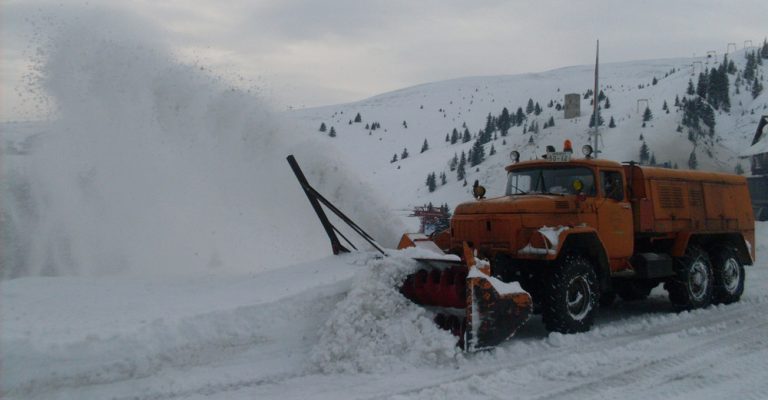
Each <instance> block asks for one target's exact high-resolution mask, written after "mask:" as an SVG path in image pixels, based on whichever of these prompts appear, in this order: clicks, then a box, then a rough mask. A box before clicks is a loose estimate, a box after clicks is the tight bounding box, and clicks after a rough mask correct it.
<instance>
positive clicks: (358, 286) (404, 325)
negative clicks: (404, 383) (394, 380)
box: [310, 253, 460, 373]
mask: <svg viewBox="0 0 768 400" xmlns="http://www.w3.org/2000/svg"><path fill="white" fill-rule="evenodd" d="M416 269H417V264H416V261H414V260H412V259H410V258H407V257H404V256H403V254H402V253H396V254H394V255H393V256H391V257H387V258H379V259H371V260H369V261H368V262H366V265H365V268H363V269H362V270H361V271H360V272H359V273H358V274H357V275H356V277H355V279H354V283H353V285H352V289H351V290H350V292H349V293H348V294H347V296H346V298H345V299H344V300H342V301H341V302H339V303H338V304H337V306H336V309H335V310H334V311H333V312H332V314H331V317H330V318H329V319H328V321H327V322H326V323H325V325H324V326H323V328H322V329H321V332H320V340H319V342H318V343H317V345H316V346H315V347H314V348H313V350H312V354H311V356H310V362H311V364H312V367H314V368H316V369H317V370H319V371H320V372H323V373H334V372H342V373H344V372H381V371H392V370H395V369H398V368H407V367H409V366H418V365H444V364H445V363H454V362H455V361H456V360H457V359H458V358H459V357H460V351H459V350H458V349H457V348H456V338H455V337H454V336H453V335H451V334H450V333H449V332H447V331H444V330H441V329H440V328H438V327H437V325H435V324H434V322H433V321H432V318H433V316H432V315H431V313H430V312H429V311H427V310H426V309H424V308H422V307H420V306H418V305H416V304H414V303H412V302H411V301H410V300H408V299H406V298H405V297H403V295H402V294H400V292H399V291H398V289H397V288H398V287H399V286H400V284H401V283H402V281H403V280H404V279H405V277H406V275H408V274H410V273H413V272H414V271H415V270H416Z"/></svg>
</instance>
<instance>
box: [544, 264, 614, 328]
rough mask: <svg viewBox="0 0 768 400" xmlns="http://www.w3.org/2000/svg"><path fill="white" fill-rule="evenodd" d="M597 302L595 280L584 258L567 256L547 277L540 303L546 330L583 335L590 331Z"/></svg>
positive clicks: (597, 292) (598, 294) (590, 266)
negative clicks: (580, 333) (581, 333)
mask: <svg viewBox="0 0 768 400" xmlns="http://www.w3.org/2000/svg"><path fill="white" fill-rule="evenodd" d="M599 301H600V292H599V289H598V284H597V276H596V275H595V270H594V268H593V267H592V264H590V263H589V261H587V259H585V258H584V257H581V256H578V255H567V256H565V258H564V259H563V261H562V262H561V263H560V265H558V266H556V267H554V269H553V270H552V272H551V273H550V274H549V276H548V281H547V282H546V285H545V289H544V300H543V302H542V319H543V320H544V326H545V327H546V328H547V330H549V331H552V332H560V333H577V332H586V331H588V330H589V328H591V327H592V323H593V322H594V319H595V313H596V312H597V307H598V304H599Z"/></svg>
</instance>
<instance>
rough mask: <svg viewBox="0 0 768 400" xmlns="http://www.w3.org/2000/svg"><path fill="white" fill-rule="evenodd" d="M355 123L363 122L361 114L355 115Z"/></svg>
mask: <svg viewBox="0 0 768 400" xmlns="http://www.w3.org/2000/svg"><path fill="white" fill-rule="evenodd" d="M355 122H363V118H362V117H361V116H360V113H357V115H355Z"/></svg>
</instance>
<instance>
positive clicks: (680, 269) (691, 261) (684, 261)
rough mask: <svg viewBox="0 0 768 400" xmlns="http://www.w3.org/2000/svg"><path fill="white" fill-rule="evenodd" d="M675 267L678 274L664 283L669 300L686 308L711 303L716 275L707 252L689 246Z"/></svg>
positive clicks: (704, 305)
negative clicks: (713, 272)
mask: <svg viewBox="0 0 768 400" xmlns="http://www.w3.org/2000/svg"><path fill="white" fill-rule="evenodd" d="M675 268H676V270H677V276H675V277H674V278H673V279H671V280H669V281H667V282H666V283H665V284H664V288H665V289H666V290H667V292H669V301H671V302H672V304H674V305H676V306H678V307H681V308H684V309H694V308H702V307H706V306H708V305H710V304H711V303H712V294H713V288H714V276H713V274H712V264H711V262H710V260H709V256H708V255H707V253H706V252H705V251H704V250H702V249H701V248H700V247H698V246H694V245H691V246H688V249H687V250H686V251H685V255H684V256H682V257H678V258H676V259H675Z"/></svg>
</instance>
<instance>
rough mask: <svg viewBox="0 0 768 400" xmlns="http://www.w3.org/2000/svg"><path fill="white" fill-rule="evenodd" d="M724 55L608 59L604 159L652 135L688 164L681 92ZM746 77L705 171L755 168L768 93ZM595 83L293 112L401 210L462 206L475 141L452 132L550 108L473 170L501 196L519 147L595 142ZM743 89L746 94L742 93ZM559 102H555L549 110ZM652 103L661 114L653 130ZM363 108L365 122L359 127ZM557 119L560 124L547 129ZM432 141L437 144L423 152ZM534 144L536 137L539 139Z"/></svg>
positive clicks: (378, 99)
mask: <svg viewBox="0 0 768 400" xmlns="http://www.w3.org/2000/svg"><path fill="white" fill-rule="evenodd" d="M745 54H746V53H745V50H740V51H737V52H735V53H732V54H730V55H729V57H730V59H732V60H733V61H734V63H735V66H736V67H737V69H738V70H739V72H738V73H739V74H740V73H741V71H743V69H744V67H745V64H746V60H745ZM721 60H722V59H721V58H718V59H717V60H716V59H715V58H696V59H693V58H680V59H665V60H651V61H633V62H624V63H612V64H603V65H601V66H600V90H602V91H603V92H604V94H605V95H606V96H607V97H608V98H609V100H610V108H604V109H602V111H601V116H602V117H603V118H604V120H605V125H604V126H602V127H601V129H600V131H601V133H602V138H603V143H602V144H601V147H602V148H603V154H602V157H603V158H608V159H613V160H618V161H629V160H636V161H637V160H639V152H640V147H641V145H642V143H643V141H641V140H640V137H641V136H642V137H643V140H644V141H645V143H647V145H648V147H649V151H650V153H652V155H653V156H654V158H655V159H656V160H657V162H658V163H663V162H670V164H671V165H674V164H677V165H678V166H679V167H680V168H687V165H688V159H689V156H690V154H691V152H692V151H694V144H693V143H692V142H691V141H689V139H688V134H687V129H686V130H684V131H683V132H677V128H678V125H680V124H681V120H682V115H683V112H682V111H681V110H680V109H679V108H678V107H674V103H675V97H676V96H678V97H679V98H680V99H681V100H682V99H683V97H685V93H686V88H687V86H688V81H689V80H692V81H693V84H694V85H696V84H697V81H698V73H699V72H701V71H702V70H703V68H706V69H709V68H714V67H717V66H719V63H720V61H721ZM766 71H768V65H762V66H758V74H757V75H758V76H759V77H761V78H762V77H763V76H764V75H765V72H766ZM694 72H695V75H694V74H693V73H694ZM736 76H737V74H736V73H735V74H731V75H729V80H730V101H731V105H732V106H731V109H730V112H723V111H722V110H720V111H716V126H715V135H714V137H713V138H711V139H700V140H699V141H698V146H696V148H695V152H696V156H697V160H698V164H699V167H698V168H699V169H705V170H717V171H725V172H733V171H734V168H735V166H736V164H741V166H742V168H744V170H748V169H749V165H748V161H747V160H741V159H738V154H739V153H740V152H741V151H742V150H743V149H745V148H746V147H748V145H749V144H750V141H751V139H752V136H753V135H754V131H755V128H756V126H757V121H758V117H759V116H760V115H761V114H763V113H768V108H767V107H768V94H766V93H765V92H763V93H762V94H761V95H760V96H759V97H757V98H756V99H753V98H752V95H751V94H750V91H749V86H748V85H745V84H744V83H741V84H739V85H735V81H736ZM593 79H594V66H575V67H567V68H561V69H556V70H552V71H547V72H542V73H533V74H523V75H512V76H491V77H473V78H462V79H456V80H450V81H443V82H435V83H428V84H423V85H419V86H414V87H410V88H405V89H401V90H397V91H394V92H391V93H385V94H381V95H378V96H375V97H372V98H369V99H366V100H362V101H359V102H355V103H350V104H342V105H336V106H329V107H320V108H312V109H303V110H295V111H290V112H288V115H289V116H290V117H291V118H295V119H296V120H297V121H298V122H297V125H298V126H297V128H296V129H299V130H301V131H302V132H306V134H307V135H314V136H321V137H324V139H325V140H326V141H328V142H330V143H333V144H334V146H336V147H337V148H338V149H340V150H341V153H342V154H343V156H344V159H345V161H346V162H348V163H349V165H350V166H352V167H353V168H354V169H355V170H357V171H358V172H359V173H361V174H363V175H364V176H365V177H366V178H367V179H368V180H369V181H370V182H372V183H373V185H374V186H375V187H378V188H379V189H381V191H382V192H383V194H384V196H386V198H387V202H388V203H389V204H391V205H392V207H393V208H408V207H410V206H413V205H418V204H423V203H426V202H427V201H431V202H433V203H435V204H442V203H444V202H447V203H448V204H449V205H451V206H454V205H455V204H456V203H458V202H460V201H463V200H466V199H468V198H470V196H469V188H468V187H463V185H462V184H463V182H457V177H456V172H455V171H451V170H450V168H449V160H450V159H451V158H452V157H453V156H454V154H458V155H459V156H460V155H461V153H462V152H465V153H468V152H469V150H470V148H471V147H472V145H473V143H474V139H473V140H471V141H470V142H468V143H463V144H462V143H461V142H459V143H457V144H453V145H452V144H450V143H447V142H446V141H445V137H446V134H450V133H451V132H452V130H453V129H454V128H456V129H458V131H459V132H460V133H461V132H463V130H464V128H463V127H464V126H466V127H467V128H468V129H469V131H470V132H471V134H472V135H476V134H477V133H478V131H480V130H481V129H484V128H485V126H486V118H487V116H488V114H489V113H490V114H491V115H492V116H494V117H496V116H498V115H499V114H500V113H501V111H502V109H503V108H504V107H506V108H507V109H508V110H509V112H510V113H514V112H515V111H516V110H517V109H518V107H522V109H523V110H525V109H526V106H527V102H528V100H529V99H532V100H533V102H534V103H538V104H539V105H540V106H541V108H542V109H543V111H542V112H541V114H540V115H535V114H528V115H527V121H526V125H527V126H528V127H530V126H531V124H532V123H534V122H535V123H536V124H538V126H539V128H540V129H539V133H537V134H531V133H530V132H526V133H523V130H524V127H523V126H517V127H513V128H512V129H511V130H510V131H509V135H508V136H507V137H501V136H500V134H499V133H498V132H497V133H496V135H497V138H496V139H495V140H493V141H491V142H490V143H488V144H486V145H485V154H486V155H488V153H489V152H490V149H491V146H493V147H494V150H495V151H496V154H495V155H493V156H490V157H488V159H487V160H486V161H485V162H483V163H482V164H480V165H479V166H478V168H471V169H470V168H468V169H467V172H468V174H467V181H469V183H470V185H471V183H472V182H473V181H474V180H475V179H479V180H480V181H481V182H482V183H483V184H485V186H486V188H487V189H488V190H489V194H490V195H494V194H499V193H500V191H502V190H503V186H504V185H503V180H504V173H503V170H502V169H501V167H502V166H503V165H506V164H507V163H509V157H508V156H509V153H510V151H511V150H518V151H520V152H521V153H522V158H523V159H530V158H534V157H537V155H541V154H543V153H544V150H543V149H544V147H545V146H546V145H554V146H556V147H557V148H560V147H561V146H562V143H563V141H564V140H565V139H570V140H572V141H573V143H574V147H575V149H576V151H577V152H579V151H580V150H579V149H580V147H581V146H582V145H583V144H586V143H587V141H588V139H589V136H588V133H589V131H590V128H589V126H588V125H589V119H590V116H591V113H592V109H591V106H590V104H589V103H590V99H587V100H585V99H584V98H583V94H584V93H586V92H587V90H590V89H591V88H592V87H593ZM654 80H657V83H656V84H653V81H654ZM737 86H738V92H739V93H736V92H737V89H736V87H737ZM567 93H579V94H581V95H582V100H581V117H579V118H574V119H567V120H566V119H565V118H564V113H563V111H559V110H557V109H556V107H555V106H556V105H557V104H558V103H560V104H563V103H564V95H565V94H567ZM688 97H690V98H694V97H695V96H688ZM550 101H551V102H552V104H553V105H554V106H553V107H548V105H549V104H550ZM664 102H666V104H667V105H668V107H669V109H670V110H671V111H670V112H669V113H666V112H665V111H663V110H662V107H663V105H664ZM603 105H604V102H601V106H603ZM646 105H647V106H648V107H649V109H650V110H651V112H652V114H653V119H652V120H651V121H649V122H648V123H646V126H645V127H643V121H642V116H643V112H644V110H645V107H646ZM358 113H359V114H360V116H361V120H362V121H361V122H360V123H355V122H352V123H351V124H350V121H353V120H354V119H355V117H356V116H357V114H358ZM550 117H551V118H553V120H554V122H555V124H554V126H553V127H548V128H546V129H544V128H543V126H544V124H545V122H547V121H548V120H549V119H550ZM611 118H614V120H615V123H616V127H615V128H609V127H608V124H609V121H610V119H611ZM404 121H405V122H406V124H407V127H406V126H405V125H404V124H403V122H404ZM374 122H378V123H379V124H380V125H381V128H379V129H376V130H371V129H366V128H365V126H366V125H368V126H369V128H370V125H371V124H373V123H374ZM321 124H325V125H326V128H327V129H328V130H330V129H331V127H333V128H334V130H335V132H336V137H333V138H332V137H328V132H325V133H323V132H319V131H318V129H319V127H320V125H321ZM526 130H527V129H526ZM425 139H426V140H427V142H428V144H429V150H427V151H426V152H424V153H420V150H421V148H422V145H423V143H424V140H425ZM530 140H533V144H532V145H531V144H529V141H530ZM504 143H506V144H504ZM405 148H407V149H408V153H409V157H408V158H406V159H404V160H402V159H401V153H402V152H403V149H405ZM394 155H397V158H398V161H397V162H391V161H392V158H393V156H394ZM478 169H479V170H478ZM431 172H435V173H436V174H437V175H438V176H439V175H440V173H442V172H444V173H445V174H446V175H447V178H448V179H447V181H448V182H447V184H446V185H445V186H441V185H440V183H439V178H438V188H437V190H436V191H435V192H433V193H429V192H428V190H427V187H426V185H425V181H426V178H427V174H429V173H431Z"/></svg>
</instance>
